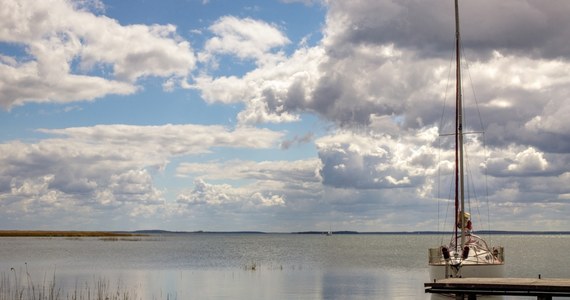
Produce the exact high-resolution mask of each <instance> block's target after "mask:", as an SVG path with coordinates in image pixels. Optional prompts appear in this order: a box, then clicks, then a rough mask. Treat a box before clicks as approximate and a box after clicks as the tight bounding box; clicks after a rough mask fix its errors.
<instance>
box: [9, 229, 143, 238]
mask: <svg viewBox="0 0 570 300" xmlns="http://www.w3.org/2000/svg"><path fill="white" fill-rule="evenodd" d="M0 236H1V237H68V238H72V237H73V238H79V237H136V236H143V235H141V234H133V233H120V232H109V231H41V230H0Z"/></svg>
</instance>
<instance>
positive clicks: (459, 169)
mask: <svg viewBox="0 0 570 300" xmlns="http://www.w3.org/2000/svg"><path fill="white" fill-rule="evenodd" d="M458 2H459V1H458V0H455V63H456V66H455V102H456V103H455V124H456V126H455V218H456V219H455V224H460V226H461V249H463V247H464V246H465V193H464V170H463V103H462V94H461V48H460V47H461V37H460V34H459V4H458ZM455 245H457V226H455Z"/></svg>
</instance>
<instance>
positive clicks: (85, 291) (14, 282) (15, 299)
mask: <svg viewBox="0 0 570 300" xmlns="http://www.w3.org/2000/svg"><path fill="white" fill-rule="evenodd" d="M139 299H140V300H143V298H142V297H139V296H138V295H137V291H136V289H134V290H133V289H128V288H125V287H123V286H121V284H120V282H119V283H117V284H116V285H113V284H111V283H110V282H109V280H106V279H104V278H100V279H98V280H97V281H96V282H95V283H94V284H89V283H83V284H79V283H76V284H75V288H73V289H72V290H64V289H63V288H62V287H61V286H60V285H59V284H58V283H57V280H56V276H55V274H54V275H53V276H51V277H49V278H48V277H47V276H46V277H44V279H43V282H41V283H39V284H38V283H34V281H33V280H32V276H30V273H29V272H28V271H27V268H26V270H25V273H23V272H22V270H20V271H19V272H17V271H16V270H15V269H13V268H12V269H11V270H10V272H9V273H5V272H3V273H2V274H1V275H0V300H139ZM157 299H159V298H156V297H152V300H157ZM160 299H162V297H161V298H160ZM166 299H167V300H175V299H176V297H172V296H171V295H170V294H167V295H166Z"/></svg>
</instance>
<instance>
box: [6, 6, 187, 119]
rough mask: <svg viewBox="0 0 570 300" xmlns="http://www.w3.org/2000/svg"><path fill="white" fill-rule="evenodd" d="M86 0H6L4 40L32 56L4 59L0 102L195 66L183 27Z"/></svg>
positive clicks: (85, 96) (122, 86)
mask: <svg viewBox="0 0 570 300" xmlns="http://www.w3.org/2000/svg"><path fill="white" fill-rule="evenodd" d="M94 3H98V2H94ZM85 5H87V6H90V7H94V6H93V5H94V4H85ZM85 5H83V6H82V5H75V6H74V5H73V4H72V3H71V2H68V1H42V2H41V3H38V2H36V1H7V2H4V3H3V5H2V7H1V8H0V27H1V28H2V29H0V41H2V42H5V43H11V44H14V45H16V46H18V47H21V48H22V49H23V50H24V51H25V52H26V54H27V57H26V58H24V59H22V58H19V57H18V58H12V57H8V58H6V56H4V59H2V60H1V61H2V63H1V64H0V82H1V84H0V94H1V95H2V96H1V97H0V105H2V106H3V107H4V108H10V107H12V106H14V105H22V104H24V103H26V102H71V101H81V100H92V99H95V98H99V97H102V96H105V95H107V94H123V95H124V94H132V93H134V92H135V91H136V90H137V86H136V84H135V82H136V80H137V79H139V78H141V77H146V76H158V77H166V78H169V77H179V78H183V77H186V76H187V75H188V74H189V72H190V71H191V70H192V68H193V67H194V64H195V58H194V54H193V53H192V50H191V48H190V44H189V43H188V42H187V41H184V40H182V39H181V38H179V37H178V36H177V35H176V27H175V26H173V25H150V26H147V25H128V26H122V25H120V24H119V23H118V22H117V21H116V20H113V19H110V18H108V17H105V16H97V15H94V14H93V13H91V12H89V11H88V10H84V9H80V8H81V7H85ZM95 7H97V5H95ZM7 61H9V63H7ZM75 64H77V66H75ZM107 73H110V74H107Z"/></svg>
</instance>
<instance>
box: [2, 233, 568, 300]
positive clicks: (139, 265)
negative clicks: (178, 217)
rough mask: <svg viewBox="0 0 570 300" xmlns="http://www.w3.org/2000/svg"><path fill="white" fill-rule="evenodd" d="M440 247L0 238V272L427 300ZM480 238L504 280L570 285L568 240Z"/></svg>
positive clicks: (174, 292) (419, 241)
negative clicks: (497, 247) (498, 250)
mask: <svg viewBox="0 0 570 300" xmlns="http://www.w3.org/2000/svg"><path fill="white" fill-rule="evenodd" d="M440 240H441V237H440V236H435V235H427V236H426V235H334V236H330V237H326V236H320V235H291V234H252V235H248V234H245V235H238V234H227V235H223V234H190V235H170V236H168V235H166V236H164V235H157V236H149V237H143V238H141V239H140V240H137V241H127V240H119V241H104V240H101V239H99V238H81V239H69V238H0V273H2V274H4V276H8V277H10V276H12V277H14V276H17V275H18V274H19V275H18V276H20V279H22V278H25V277H26V276H22V275H25V274H26V271H25V269H26V267H27V268H28V272H29V273H30V274H31V279H32V280H33V281H34V282H35V283H38V282H39V283H40V285H41V282H44V281H46V280H48V281H49V280H51V279H52V278H53V277H54V274H55V278H56V283H57V284H58V286H60V287H62V289H63V290H65V291H68V290H74V289H75V290H77V289H78V286H79V287H80V288H81V287H84V286H94V285H96V283H97V282H100V281H101V280H103V281H108V282H109V285H110V286H112V289H116V288H117V286H119V285H120V286H121V289H127V290H131V291H136V296H137V298H139V299H429V295H426V294H424V288H423V283H424V282H427V281H428V280H429V276H428V270H427V249H428V248H429V247H434V246H437V245H439V242H440ZM488 240H491V241H492V243H497V242H500V243H501V244H502V245H504V246H505V249H506V259H507V264H508V266H507V269H506V270H507V276H509V277H537V276H538V274H541V275H542V277H545V278H546V277H563V278H570V263H569V261H570V260H568V255H567V254H568V249H570V236H554V235H552V236H519V235H506V236H490V237H489V238H488ZM253 266H255V270H252V269H253ZM11 268H14V269H15V271H11ZM46 278H47V279H46ZM531 299H532V298H531Z"/></svg>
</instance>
